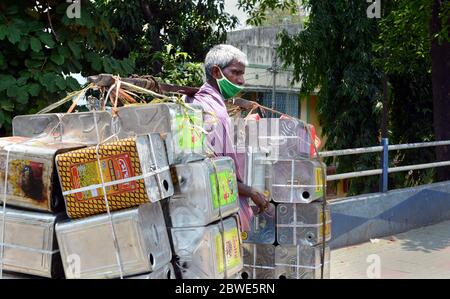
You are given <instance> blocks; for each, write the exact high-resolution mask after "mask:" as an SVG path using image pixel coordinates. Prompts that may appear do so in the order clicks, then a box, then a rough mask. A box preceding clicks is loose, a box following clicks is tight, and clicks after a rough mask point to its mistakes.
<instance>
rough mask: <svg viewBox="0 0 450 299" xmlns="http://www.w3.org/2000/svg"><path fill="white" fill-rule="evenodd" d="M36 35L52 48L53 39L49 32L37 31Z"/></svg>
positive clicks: (53, 44)
mask: <svg viewBox="0 0 450 299" xmlns="http://www.w3.org/2000/svg"><path fill="white" fill-rule="evenodd" d="M37 36H38V37H39V40H40V41H41V42H42V43H43V44H44V45H46V46H47V47H49V48H53V47H54V46H55V41H54V40H53V36H52V35H51V34H50V33H46V32H39V33H38V34H37Z"/></svg>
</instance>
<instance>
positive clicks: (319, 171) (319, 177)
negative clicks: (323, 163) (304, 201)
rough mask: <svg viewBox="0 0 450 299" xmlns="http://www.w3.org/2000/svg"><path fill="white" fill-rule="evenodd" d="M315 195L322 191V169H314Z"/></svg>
mask: <svg viewBox="0 0 450 299" xmlns="http://www.w3.org/2000/svg"><path fill="white" fill-rule="evenodd" d="M314 170H315V176H316V193H318V192H321V191H323V190H322V188H323V180H322V168H315V169H314Z"/></svg>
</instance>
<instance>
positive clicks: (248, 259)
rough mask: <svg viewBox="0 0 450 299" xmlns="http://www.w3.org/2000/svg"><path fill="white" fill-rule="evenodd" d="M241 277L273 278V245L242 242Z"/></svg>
mask: <svg viewBox="0 0 450 299" xmlns="http://www.w3.org/2000/svg"><path fill="white" fill-rule="evenodd" d="M242 248H243V251H244V269H243V270H242V271H241V278H243V279H274V278H275V245H263V244H243V246H242Z"/></svg>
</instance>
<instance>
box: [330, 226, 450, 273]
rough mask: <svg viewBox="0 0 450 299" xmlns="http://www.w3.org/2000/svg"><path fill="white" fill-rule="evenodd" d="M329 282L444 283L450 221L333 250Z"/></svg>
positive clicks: (449, 269) (447, 269)
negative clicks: (440, 280) (430, 280)
mask: <svg viewBox="0 0 450 299" xmlns="http://www.w3.org/2000/svg"><path fill="white" fill-rule="evenodd" d="M377 265H379V266H380V267H377ZM331 278H358V279H367V278H386V279H394V278H406V279H416V278H447V279H448V278H450V221H446V222H442V223H439V224H437V225H432V226H427V227H423V228H420V229H415V230H411V231H409V232H406V233H402V234H398V235H395V236H392V237H388V238H383V239H378V240H372V241H371V242H368V243H364V244H361V245H357V246H351V247H347V248H341V249H337V250H333V251H332V252H331Z"/></svg>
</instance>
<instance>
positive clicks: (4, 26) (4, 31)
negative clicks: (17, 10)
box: [0, 24, 8, 40]
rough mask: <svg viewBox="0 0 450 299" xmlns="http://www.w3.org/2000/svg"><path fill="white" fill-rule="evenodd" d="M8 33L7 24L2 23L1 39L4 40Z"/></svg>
mask: <svg viewBox="0 0 450 299" xmlns="http://www.w3.org/2000/svg"><path fill="white" fill-rule="evenodd" d="M7 33H8V27H6V25H5V24H1V25H0V40H4V39H5V37H6V34H7Z"/></svg>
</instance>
